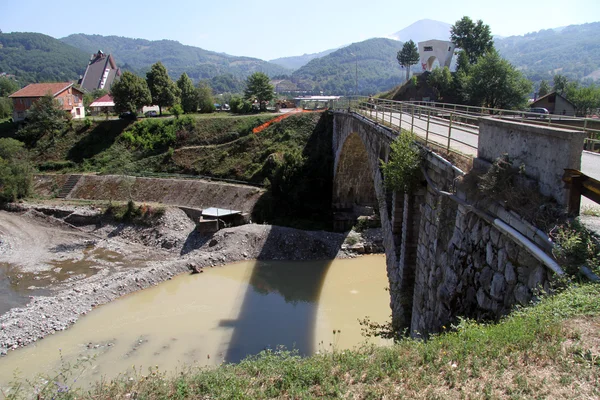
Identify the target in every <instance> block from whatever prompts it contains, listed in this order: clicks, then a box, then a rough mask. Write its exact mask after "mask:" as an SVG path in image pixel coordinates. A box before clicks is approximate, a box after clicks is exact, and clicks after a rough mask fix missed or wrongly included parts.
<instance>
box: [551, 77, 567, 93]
mask: <svg viewBox="0 0 600 400" xmlns="http://www.w3.org/2000/svg"><path fill="white" fill-rule="evenodd" d="M568 82H569V81H568V80H567V77H566V76H564V75H561V74H556V75H554V91H555V92H556V93H558V94H560V95H564V94H565V91H566V90H567V83H568Z"/></svg>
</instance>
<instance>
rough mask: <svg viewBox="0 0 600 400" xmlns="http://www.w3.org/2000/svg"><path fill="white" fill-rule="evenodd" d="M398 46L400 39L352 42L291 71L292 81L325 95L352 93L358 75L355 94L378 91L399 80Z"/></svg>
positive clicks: (399, 47)
mask: <svg viewBox="0 0 600 400" xmlns="http://www.w3.org/2000/svg"><path fill="white" fill-rule="evenodd" d="M401 48H402V42H398V41H397V40H391V39H383V38H376V39H369V40H365V41H364V42H360V43H353V44H351V45H349V46H347V47H344V48H342V49H339V50H337V51H334V52H333V53H331V54H329V55H327V56H325V57H321V58H317V59H314V60H312V61H311V62H309V63H308V64H306V65H305V66H303V67H302V68H300V69H299V70H297V71H295V72H294V73H293V74H292V80H294V81H302V82H305V83H310V84H311V85H312V87H313V90H314V91H323V92H324V93H326V94H353V93H354V91H355V85H356V78H357V76H358V93H362V94H370V93H378V92H381V91H384V90H388V89H390V88H392V87H394V86H396V85H398V84H399V83H401V82H402V80H403V76H404V71H403V70H402V69H401V68H400V66H399V65H398V61H397V60H396V54H397V53H398V50H400V49H401ZM357 72H358V73H357Z"/></svg>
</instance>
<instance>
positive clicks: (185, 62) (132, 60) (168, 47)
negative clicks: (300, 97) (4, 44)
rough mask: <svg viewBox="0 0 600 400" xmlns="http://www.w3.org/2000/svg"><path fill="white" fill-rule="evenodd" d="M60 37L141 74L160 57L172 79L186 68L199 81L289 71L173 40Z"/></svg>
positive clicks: (67, 42)
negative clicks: (100, 51)
mask: <svg viewBox="0 0 600 400" xmlns="http://www.w3.org/2000/svg"><path fill="white" fill-rule="evenodd" d="M60 40H61V41H62V42H64V43H66V44H69V45H71V46H73V47H76V48H78V49H80V50H83V51H85V52H86V53H87V54H92V53H96V52H97V51H98V50H102V51H104V52H105V53H107V54H112V55H113V57H114V58H115V60H116V62H117V64H118V65H119V66H121V67H122V68H123V69H128V70H132V71H133V72H136V73H138V74H142V75H143V74H145V72H146V71H148V70H149V69H150V66H151V65H152V64H154V63H156V62H157V61H161V62H162V63H163V64H164V65H165V67H167V70H168V71H169V75H170V76H171V78H172V79H178V78H179V77H180V76H181V74H182V73H184V72H185V73H187V74H188V76H189V77H190V78H192V79H193V80H196V81H197V80H200V79H210V78H213V77H215V76H218V75H226V74H231V75H233V76H234V77H235V78H238V79H244V78H246V77H247V76H248V75H250V74H252V73H254V72H257V71H260V72H264V73H266V74H267V75H269V76H273V75H282V74H287V73H289V72H290V71H289V70H288V69H286V68H283V67H281V66H280V65H276V64H271V63H269V62H266V61H263V60H259V59H257V58H251V57H236V56H231V55H228V54H224V53H217V52H213V51H208V50H204V49H201V48H199V47H194V46H186V45H183V44H181V43H179V42H177V41H174V40H153V41H150V40H146V39H131V38H125V37H120V36H102V35H85V34H81V33H79V34H73V35H69V36H67V37H64V38H62V39H60ZM88 57H89V56H88Z"/></svg>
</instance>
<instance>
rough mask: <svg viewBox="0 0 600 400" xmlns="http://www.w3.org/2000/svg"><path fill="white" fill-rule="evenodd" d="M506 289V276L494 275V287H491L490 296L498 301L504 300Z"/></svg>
mask: <svg viewBox="0 0 600 400" xmlns="http://www.w3.org/2000/svg"><path fill="white" fill-rule="evenodd" d="M505 289H506V282H505V281H504V276H503V275H502V274H500V273H498V272H496V273H495V274H494V278H492V285H491V287H490V296H492V298H494V299H496V300H502V298H503V297H504V291H505Z"/></svg>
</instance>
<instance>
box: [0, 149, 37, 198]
mask: <svg viewBox="0 0 600 400" xmlns="http://www.w3.org/2000/svg"><path fill="white" fill-rule="evenodd" d="M32 172H33V169H32V167H31V163H30V161H29V154H28V152H27V150H25V148H24V144H23V143H22V142H20V141H18V140H15V139H9V138H4V139H0V202H10V201H15V200H17V199H19V198H22V197H25V196H27V195H29V192H30V188H31V182H32Z"/></svg>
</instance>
